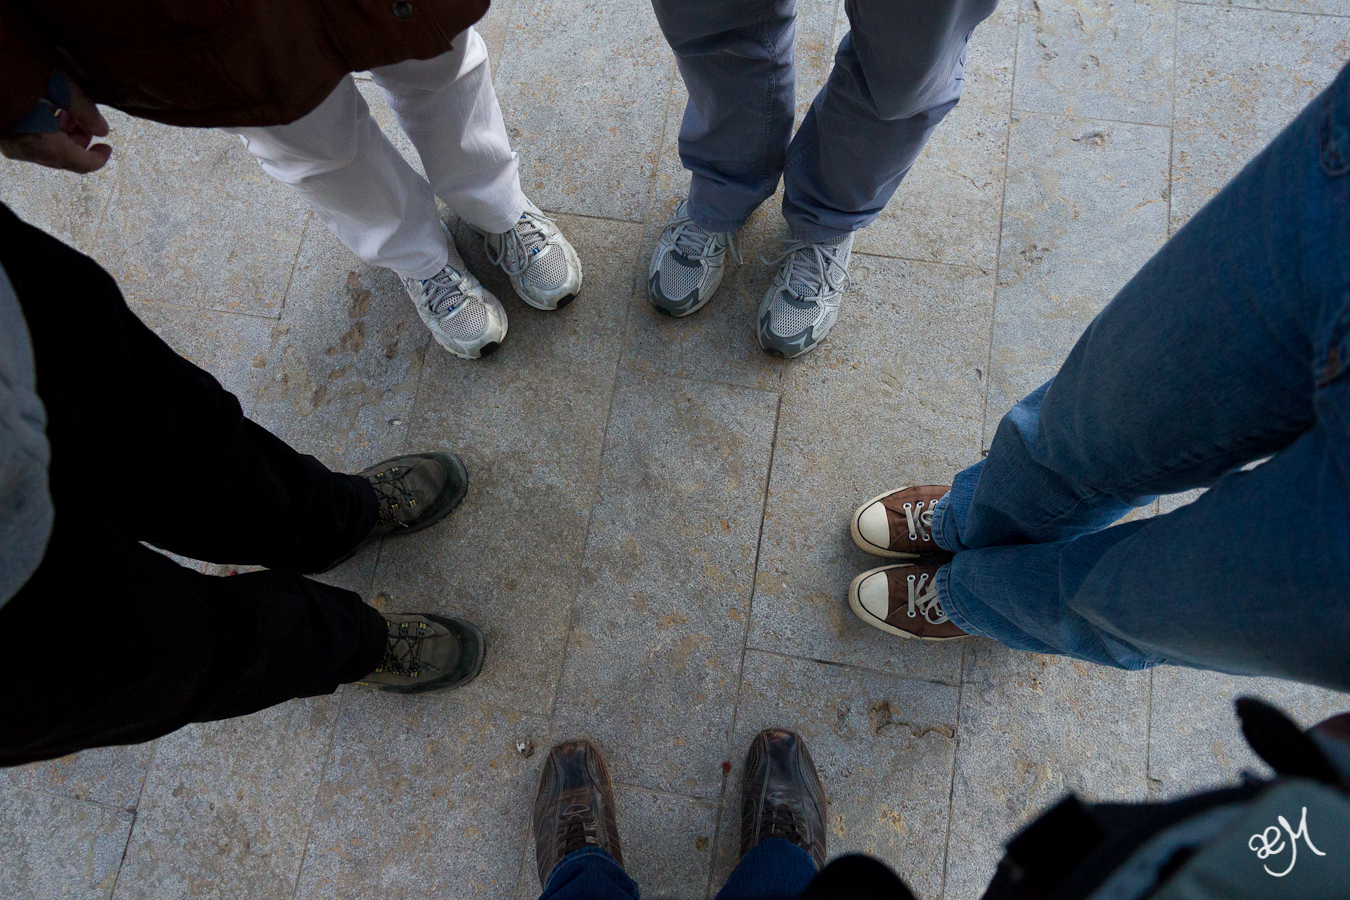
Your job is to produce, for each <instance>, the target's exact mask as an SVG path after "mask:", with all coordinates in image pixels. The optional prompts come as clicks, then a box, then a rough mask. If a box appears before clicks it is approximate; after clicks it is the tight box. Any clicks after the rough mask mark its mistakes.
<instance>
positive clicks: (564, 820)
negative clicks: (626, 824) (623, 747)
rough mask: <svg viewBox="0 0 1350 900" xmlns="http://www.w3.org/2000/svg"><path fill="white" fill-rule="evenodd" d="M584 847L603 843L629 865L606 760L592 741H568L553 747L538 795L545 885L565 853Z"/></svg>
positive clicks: (538, 847)
mask: <svg viewBox="0 0 1350 900" xmlns="http://www.w3.org/2000/svg"><path fill="white" fill-rule="evenodd" d="M584 847H599V848H600V849H602V850H604V851H606V852H607V853H609V855H610V856H612V857H614V861H615V862H617V863H618V864H619V865H620V866H622V865H623V853H622V852H621V851H620V849H619V825H618V822H616V821H615V818H614V788H612V787H611V786H610V783H609V770H608V769H606V768H605V761H604V759H603V758H602V757H601V756H600V751H599V750H596V749H595V747H594V746H592V745H591V742H590V741H586V740H576V741H567V742H565V743H562V744H559V745H558V746H556V747H554V748H553V749H552V750H550V751H549V753H548V759H546V760H545V761H544V773H543V775H541V776H540V778H539V793H538V794H537V795H536V796H535V798H534V853H535V859H536V860H537V861H538V863H539V885H540V886H541V887H543V886H545V885H547V884H548V876H549V874H550V873H551V872H552V871H553V868H554V866H556V865H557V864H558V863H560V862H562V860H563V857H565V856H567V854H569V853H573V852H575V851H577V850H581V849H582V848H584Z"/></svg>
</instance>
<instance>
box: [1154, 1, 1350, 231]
mask: <svg viewBox="0 0 1350 900" xmlns="http://www.w3.org/2000/svg"><path fill="white" fill-rule="evenodd" d="M1244 5H1247V4H1245V3H1244ZM1347 58H1350V19H1345V18H1331V17H1327V16H1307V15H1291V14H1288V13H1278V12H1264V11H1258V10H1252V9H1228V8H1223V7H1212V6H1192V5H1188V4H1184V5H1182V6H1181V7H1180V12H1179V19H1178V30H1177V85H1176V126H1175V131H1176V135H1175V146H1174V148H1173V151H1172V211H1171V227H1172V230H1173V231H1175V230H1176V229H1178V228H1180V227H1181V226H1182V225H1183V224H1185V222H1186V220H1187V219H1189V218H1190V217H1191V216H1192V215H1194V214H1195V213H1196V212H1198V211H1199V209H1200V208H1201V207H1202V206H1204V205H1205V203H1206V202H1208V201H1209V199H1210V198H1211V197H1213V196H1214V195H1215V194H1217V193H1218V192H1219V189H1220V188H1222V187H1223V186H1224V185H1225V184H1227V183H1228V182H1229V181H1230V180H1231V179H1232V178H1233V177H1234V176H1236V175H1237V173H1238V172H1240V171H1241V170H1242V167H1243V166H1245V165H1246V164H1247V162H1248V161H1249V160H1251V158H1252V157H1254V156H1255V155H1256V154H1257V153H1258V152H1260V151H1261V149H1262V148H1264V147H1265V145H1266V144H1268V143H1270V141H1271V139H1273V138H1274V137H1275V136H1276V135H1277V134H1279V132H1280V131H1281V130H1282V129H1283V128H1284V126H1285V125H1287V124H1289V122H1291V121H1292V120H1293V119H1294V117H1295V116H1296V115H1297V114H1298V112H1299V111H1300V110H1302V109H1303V107H1304V106H1306V105H1307V104H1308V103H1309V102H1310V101H1311V100H1312V99H1313V97H1315V96H1316V95H1317V94H1318V93H1320V92H1321V91H1322V89H1323V88H1325V87H1326V86H1327V85H1328V84H1330V83H1331V80H1332V79H1333V78H1335V76H1336V73H1337V72H1338V71H1340V69H1341V67H1342V66H1343V65H1345V62H1346V59H1347Z"/></svg>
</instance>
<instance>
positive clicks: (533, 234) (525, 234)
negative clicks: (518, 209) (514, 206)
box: [515, 213, 544, 256]
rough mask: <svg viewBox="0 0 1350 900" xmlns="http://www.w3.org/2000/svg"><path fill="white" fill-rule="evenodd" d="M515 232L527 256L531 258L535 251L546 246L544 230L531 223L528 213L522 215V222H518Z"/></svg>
mask: <svg viewBox="0 0 1350 900" xmlns="http://www.w3.org/2000/svg"><path fill="white" fill-rule="evenodd" d="M515 231H516V237H518V238H520V246H521V249H523V250H524V251H525V255H526V256H530V255H531V254H533V253H534V251H535V250H537V249H538V248H540V247H542V246H544V232H543V230H542V229H541V228H539V226H537V225H535V223H533V222H531V221H530V220H529V218H527V215H526V213H521V214H520V221H518V222H516V228H515Z"/></svg>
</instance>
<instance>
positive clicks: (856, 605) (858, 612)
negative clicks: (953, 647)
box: [848, 563, 970, 643]
mask: <svg viewBox="0 0 1350 900" xmlns="http://www.w3.org/2000/svg"><path fill="white" fill-rule="evenodd" d="M911 565H913V563H901V564H900V565H898V566H879V567H878V568H875V569H868V570H867V571H866V572H863V573H862V574H861V575H859V576H858V577H857V578H855V579H853V580H852V581H851V582H849V585H848V607H849V609H851V610H853V614H854V615H855V616H857V617H858V618H859V619H861V620H862V621H863V622H864V623H865V624H867V625H871V626H872V627H873V628H876V629H878V630H880V631H884V632H886V633H887V634H893V635H895V636H896V637H902V638H907V639H908V640H911V641H936V642H939V643H940V642H942V641H959V640H961V639H962V638H967V637H970V635H968V634H954V635H952V636H951V637H920V636H919V635H917V634H911V633H910V632H908V631H905V630H904V629H903V628H896V627H895V626H894V625H888V624H887V623H886V620H885V619H878V618H877V617H876V616H874V615H872V614H871V613H870V612H868V611H867V610H866V609H863V605H862V601H861V600H859V599H858V585H860V584H862V581H863V579H864V578H866V577H867V576H869V575H875V574H876V573H877V572H880V571H882V570H883V569H897V568H898V569H903V568H908V567H909V566H911Z"/></svg>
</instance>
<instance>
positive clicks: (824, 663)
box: [745, 646, 965, 687]
mask: <svg viewBox="0 0 1350 900" xmlns="http://www.w3.org/2000/svg"><path fill="white" fill-rule="evenodd" d="M745 649H746V650H748V651H750V652H752V653H763V654H764V655H765V656H777V657H779V658H781V659H795V660H797V661H798V662H808V663H815V664H816V665H821V666H830V667H831V668H836V669H852V670H853V671H855V672H866V673H867V674H869V675H881V676H882V677H884V678H899V679H901V680H903V681H912V682H915V683H916V684H932V685H939V686H941V687H960V686H961V678H960V676H959V675H958V677H957V679H956V680H955V681H943V680H942V679H941V678H921V677H919V676H917V675H902V674H900V673H899V672H887V671H885V670H883V669H873V668H870V667H868V666H858V665H854V664H853V663H841V662H835V661H834V660H829V659H821V658H819V657H816V656H798V655H796V654H794V653H784V652H783V651H782V650H770V649H767V648H764V647H752V646H747V647H746V648H745ZM964 654H965V651H964V650H962V655H963V657H964Z"/></svg>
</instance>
